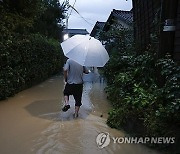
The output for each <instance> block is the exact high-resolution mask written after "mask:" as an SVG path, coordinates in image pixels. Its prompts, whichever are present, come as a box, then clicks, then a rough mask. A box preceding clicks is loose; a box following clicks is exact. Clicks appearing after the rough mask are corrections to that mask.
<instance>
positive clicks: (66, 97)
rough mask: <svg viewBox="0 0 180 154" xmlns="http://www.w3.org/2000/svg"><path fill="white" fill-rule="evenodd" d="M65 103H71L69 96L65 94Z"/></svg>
mask: <svg viewBox="0 0 180 154" xmlns="http://www.w3.org/2000/svg"><path fill="white" fill-rule="evenodd" d="M64 102H65V105H69V96H64Z"/></svg>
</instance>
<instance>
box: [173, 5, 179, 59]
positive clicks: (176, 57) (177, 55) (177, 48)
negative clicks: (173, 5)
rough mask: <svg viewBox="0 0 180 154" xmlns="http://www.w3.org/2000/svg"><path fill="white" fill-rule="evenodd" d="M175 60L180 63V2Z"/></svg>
mask: <svg viewBox="0 0 180 154" xmlns="http://www.w3.org/2000/svg"><path fill="white" fill-rule="evenodd" d="M173 56H174V59H175V60H178V61H180V1H178V9H177V20H176V32H175V41H174V55H173Z"/></svg>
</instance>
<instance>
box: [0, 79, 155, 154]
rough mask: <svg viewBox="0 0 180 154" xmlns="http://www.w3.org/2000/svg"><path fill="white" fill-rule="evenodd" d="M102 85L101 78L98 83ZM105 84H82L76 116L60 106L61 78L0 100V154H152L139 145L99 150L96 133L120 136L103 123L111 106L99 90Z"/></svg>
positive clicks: (61, 100) (110, 145) (71, 99)
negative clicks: (62, 110)
mask: <svg viewBox="0 0 180 154" xmlns="http://www.w3.org/2000/svg"><path fill="white" fill-rule="evenodd" d="M102 81H103V80H102ZM104 87H105V83H104V82H97V83H93V84H92V83H90V82H86V83H85V84H84V92H83V98H82V99H83V105H82V107H81V109H80V113H79V117H78V118H77V119H74V118H73V112H74V101H73V98H72V97H71V98H70V105H71V108H70V110H68V111H67V112H65V113H64V112H61V107H62V105H63V98H62V90H63V88H64V83H63V79H62V77H61V76H55V77H53V78H51V79H49V80H47V81H45V82H43V83H41V84H39V85H37V86H35V87H32V88H30V89H27V90H25V91H23V92H20V93H19V94H17V95H16V96H14V97H12V98H9V99H8V100H5V101H1V102H0V154H71V153H73V154H91V153H94V154H109V153H112V154H116V153H117V154H120V153H121V154H157V152H155V151H152V150H150V149H148V148H146V147H145V146H142V145H139V144H118V143H117V144H115V143H113V140H111V141H110V144H109V145H108V146H107V147H104V148H102V149H101V148H99V147H98V146H97V143H96V137H97V135H98V134H99V133H101V132H108V133H109V134H110V136H113V137H121V136H124V135H125V134H124V133H123V132H121V131H117V130H115V129H111V128H109V127H108V126H107V125H106V118H107V112H108V110H109V108H110V105H109V104H108V102H107V100H106V95H105V93H104V91H103V89H104Z"/></svg>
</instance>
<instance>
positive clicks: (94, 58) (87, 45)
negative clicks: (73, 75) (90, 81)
mask: <svg viewBox="0 0 180 154" xmlns="http://www.w3.org/2000/svg"><path fill="white" fill-rule="evenodd" d="M61 47H62V49H63V52H64V55H65V56H66V57H68V58H70V59H72V60H74V61H76V62H77V63H79V64H81V65H82V66H90V67H91V66H95V67H103V66H104V65H105V64H106V63H107V61H108V60H109V55H108V53H107V51H106V49H105V48H104V47H103V45H102V44H101V42H100V41H99V40H97V39H95V38H94V37H91V36H89V35H74V36H73V37H71V38H69V39H67V40H65V41H64V42H62V43H61Z"/></svg>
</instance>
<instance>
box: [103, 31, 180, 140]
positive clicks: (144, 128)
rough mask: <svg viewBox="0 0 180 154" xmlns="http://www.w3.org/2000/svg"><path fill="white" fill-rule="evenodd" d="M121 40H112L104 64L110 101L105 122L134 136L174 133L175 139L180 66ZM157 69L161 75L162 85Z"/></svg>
mask: <svg viewBox="0 0 180 154" xmlns="http://www.w3.org/2000/svg"><path fill="white" fill-rule="evenodd" d="M111 33H112V34H113V32H111ZM115 36H116V35H115ZM121 43H122V42H119V44H118V42H116V45H115V44H114V42H112V44H114V45H115V46H113V48H110V50H109V54H110V60H109V62H108V63H107V65H106V66H105V68H104V74H105V76H106V77H107V80H108V86H107V88H106V92H107V94H108V99H109V100H110V101H111V102H112V105H113V109H112V110H111V111H110V112H109V117H108V120H107V123H108V125H109V126H111V127H114V128H118V129H121V128H123V129H125V130H126V131H128V132H130V133H133V134H134V135H136V136H142V135H144V136H175V137H176V138H177V140H178V138H179V137H180V134H179V133H178V132H180V127H179V126H180V123H179V121H180V112H179V110H180V67H179V66H178V65H177V64H176V63H175V62H174V61H173V60H172V59H171V58H170V56H168V55H167V56H166V57H165V58H162V59H158V60H157V59H156V54H155V53H156V51H154V49H152V48H150V49H149V50H148V51H146V52H144V53H142V54H137V53H139V52H135V51H136V50H137V49H136V48H135V47H134V46H130V45H129V44H123V45H122V44H121ZM132 50H133V51H134V52H133V51H132ZM157 71H159V73H160V74H161V75H162V80H163V81H164V84H163V85H162V86H159V83H158V81H159V80H158V79H157Z"/></svg>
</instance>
